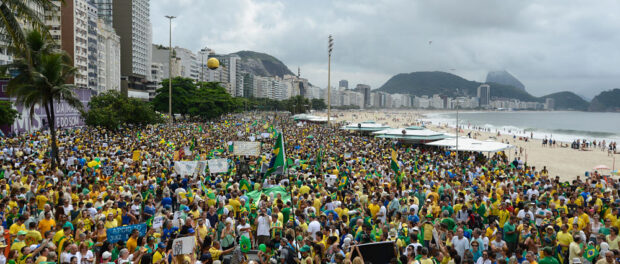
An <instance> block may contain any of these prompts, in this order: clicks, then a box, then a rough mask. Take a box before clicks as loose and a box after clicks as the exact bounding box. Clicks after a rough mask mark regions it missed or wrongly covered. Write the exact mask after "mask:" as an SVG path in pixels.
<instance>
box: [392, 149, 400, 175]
mask: <svg viewBox="0 0 620 264" xmlns="http://www.w3.org/2000/svg"><path fill="white" fill-rule="evenodd" d="M390 166H391V167H392V170H393V171H394V173H396V174H399V172H400V167H399V166H398V152H396V148H392V162H391V163H390Z"/></svg>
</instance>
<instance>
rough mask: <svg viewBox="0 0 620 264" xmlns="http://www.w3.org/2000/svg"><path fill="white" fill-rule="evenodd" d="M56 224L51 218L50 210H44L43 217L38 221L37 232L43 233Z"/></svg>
mask: <svg viewBox="0 0 620 264" xmlns="http://www.w3.org/2000/svg"><path fill="white" fill-rule="evenodd" d="M55 226H56V220H54V219H52V212H46V213H45V218H43V219H42V220H41V221H39V226H38V228H39V232H41V233H44V234H45V232H47V231H50V230H52V228H54V227H55Z"/></svg>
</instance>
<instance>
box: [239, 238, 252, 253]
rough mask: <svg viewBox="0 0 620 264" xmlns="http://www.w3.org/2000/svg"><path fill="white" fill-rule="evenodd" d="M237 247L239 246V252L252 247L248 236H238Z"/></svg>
mask: <svg viewBox="0 0 620 264" xmlns="http://www.w3.org/2000/svg"><path fill="white" fill-rule="evenodd" d="M239 247H240V248H241V252H243V253H248V252H250V249H251V248H252V243H251V242H250V238H248V237H246V236H241V238H239Z"/></svg>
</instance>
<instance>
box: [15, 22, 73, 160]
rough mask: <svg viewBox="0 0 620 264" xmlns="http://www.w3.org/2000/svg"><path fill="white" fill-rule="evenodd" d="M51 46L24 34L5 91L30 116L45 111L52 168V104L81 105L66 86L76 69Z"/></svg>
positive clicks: (55, 157)
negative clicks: (23, 43) (40, 109)
mask: <svg viewBox="0 0 620 264" xmlns="http://www.w3.org/2000/svg"><path fill="white" fill-rule="evenodd" d="M52 44H53V43H52V42H51V40H50V39H46V38H44V37H43V35H42V34H41V32H39V31H37V30H33V31H30V32H29V33H28V34H27V35H26V48H25V49H22V50H18V52H17V53H15V60H14V62H13V63H12V64H11V65H10V67H12V68H13V69H15V70H16V71H17V72H18V73H19V74H18V75H17V76H16V77H15V78H13V79H12V80H10V81H9V83H8V86H7V88H8V91H7V92H8V94H9V96H13V97H15V98H16V103H17V104H21V105H23V106H24V107H26V108H29V109H30V114H31V116H33V114H34V108H35V106H36V105H40V106H42V107H43V108H44V109H45V115H46V116H47V120H48V123H49V131H50V135H51V137H52V155H51V157H52V168H56V165H57V162H59V161H60V160H59V157H58V145H57V142H56V113H55V111H54V103H55V102H56V103H60V102H61V100H62V101H64V102H66V103H67V104H69V105H70V106H72V107H74V108H76V109H78V110H81V109H82V103H81V102H80V100H79V99H78V98H77V97H76V96H75V93H74V92H73V89H74V88H75V87H74V85H72V84H67V81H68V80H69V79H70V78H71V77H72V76H73V75H74V74H75V72H76V71H77V68H75V67H73V66H72V63H71V57H69V55H67V54H66V53H65V52H62V51H53V50H52V47H51V45H52Z"/></svg>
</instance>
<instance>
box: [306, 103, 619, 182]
mask: <svg viewBox="0 0 620 264" xmlns="http://www.w3.org/2000/svg"><path fill="white" fill-rule="evenodd" d="M428 113H431V112H430V111H416V110H383V111H374V110H372V111H363V110H360V111H333V112H332V116H338V117H337V118H334V121H338V122H340V121H345V122H352V123H357V122H362V121H375V122H377V123H382V124H387V125H389V126H391V127H393V128H397V127H401V128H403V127H406V126H410V125H417V124H419V123H418V122H419V120H420V119H423V118H424V116H423V115H424V114H428ZM318 115H321V114H318ZM323 116H327V115H326V114H323ZM426 127H427V128H429V129H431V130H435V131H441V132H445V133H451V134H456V129H455V128H454V127H447V126H446V125H445V124H443V125H441V126H439V125H429V124H426ZM470 131H471V132H472V137H473V138H476V139H478V140H487V139H491V140H495V141H500V142H501V141H504V143H508V144H511V145H514V146H516V148H515V149H511V150H507V154H508V157H509V159H510V160H512V159H514V158H515V150H516V151H517V154H516V157H520V158H521V159H523V160H525V161H526V162H527V164H528V165H530V166H536V169H537V170H541V169H542V168H543V166H547V170H548V171H549V176H551V177H555V176H560V179H562V180H563V181H570V180H573V179H575V178H576V177H577V176H581V178H582V179H583V178H585V177H584V176H585V172H586V171H590V172H592V171H593V168H594V167H595V166H597V165H606V166H608V167H609V168H613V162H614V158H613V156H614V155H612V156H609V155H608V154H607V150H605V151H603V150H600V149H598V148H597V149H589V151H581V150H575V149H571V148H570V147H566V148H562V147H560V146H559V144H560V143H561V142H558V144H556V147H553V148H552V147H543V146H542V140H539V139H528V141H527V142H525V141H524V140H519V137H518V136H517V138H516V139H515V138H513V135H511V134H504V133H503V132H502V133H501V135H500V136H499V137H498V136H497V133H496V132H480V131H477V130H468V129H462V130H461V131H460V132H459V133H460V135H462V136H467V133H468V132H470ZM564 144H566V143H564ZM520 148H523V152H521V153H520ZM615 156H616V158H617V159H619V160H620V155H617V154H616V155H615ZM619 162H620V161H619ZM617 167H618V165H617V164H616V169H617ZM600 172H601V173H602V174H604V175H605V174H609V173H610V171H600Z"/></svg>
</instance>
